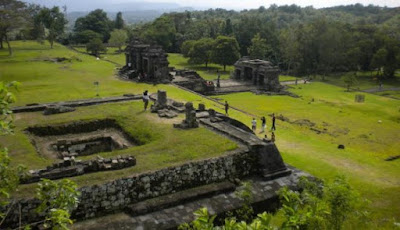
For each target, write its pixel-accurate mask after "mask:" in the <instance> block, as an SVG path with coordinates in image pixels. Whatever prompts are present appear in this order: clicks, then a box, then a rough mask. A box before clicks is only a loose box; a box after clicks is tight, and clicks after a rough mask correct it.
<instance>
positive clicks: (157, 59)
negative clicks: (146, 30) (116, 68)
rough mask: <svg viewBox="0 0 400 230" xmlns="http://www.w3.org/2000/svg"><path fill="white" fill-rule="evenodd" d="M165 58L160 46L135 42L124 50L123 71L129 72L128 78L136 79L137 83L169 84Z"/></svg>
mask: <svg viewBox="0 0 400 230" xmlns="http://www.w3.org/2000/svg"><path fill="white" fill-rule="evenodd" d="M167 56H168V55H167V54H166V53H165V52H164V50H163V49H162V48H161V46H157V45H148V44H142V43H139V42H137V41H135V42H132V43H131V44H129V45H128V46H127V47H126V49H125V57H126V65H125V66H124V67H123V70H124V72H129V78H138V80H139V81H146V82H162V83H169V82H170V80H171V79H170V75H169V70H168V64H169V63H168V60H167Z"/></svg>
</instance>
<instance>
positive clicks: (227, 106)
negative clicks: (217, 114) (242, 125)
mask: <svg viewBox="0 0 400 230" xmlns="http://www.w3.org/2000/svg"><path fill="white" fill-rule="evenodd" d="M224 106H225V115H226V116H229V113H228V110H229V104H228V101H225V105H224Z"/></svg>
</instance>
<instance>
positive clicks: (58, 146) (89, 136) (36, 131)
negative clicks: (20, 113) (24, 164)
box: [26, 119, 138, 159]
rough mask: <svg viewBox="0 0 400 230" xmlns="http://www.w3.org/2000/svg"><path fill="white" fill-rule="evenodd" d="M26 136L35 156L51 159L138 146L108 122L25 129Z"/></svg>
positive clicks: (130, 137)
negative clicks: (33, 148)
mask: <svg viewBox="0 0 400 230" xmlns="http://www.w3.org/2000/svg"><path fill="white" fill-rule="evenodd" d="M26 133H27V135H28V136H29V138H30V140H31V142H32V144H33V145H34V146H35V148H36V150H37V152H38V154H39V155H41V156H43V157H46V158H52V159H56V158H59V159H63V158H64V157H72V156H74V157H79V156H86V155H91V154H96V153H100V152H111V151H115V150H119V149H126V148H129V147H131V146H135V145H138V142H137V141H136V140H135V139H134V138H133V137H132V136H130V135H129V134H128V133H126V132H125V131H124V130H123V129H122V127H121V126H120V125H118V123H117V122H116V121H115V120H112V119H105V120H94V121H87V122H83V121H79V122H73V123H67V124H60V125H53V126H36V127H29V128H27V129H26Z"/></svg>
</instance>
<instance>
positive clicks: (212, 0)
mask: <svg viewBox="0 0 400 230" xmlns="http://www.w3.org/2000/svg"><path fill="white" fill-rule="evenodd" d="M22 1H25V2H33V3H36V4H40V5H46V6H48V5H58V6H62V5H67V6H68V8H69V9H73V10H77V9H86V8H102V7H104V8H107V7H106V6H110V5H116V4H121V3H135V2H148V3H175V4H173V5H172V6H171V7H176V6H177V4H178V5H179V7H192V8H195V9H199V8H200V9H209V8H224V9H234V10H242V9H254V8H259V7H260V6H264V7H266V8H268V7H269V6H270V5H271V4H276V5H291V4H296V5H299V6H302V7H305V6H313V7H314V8H323V7H331V6H338V5H350V4H356V3H361V4H363V5H369V4H373V5H379V6H387V7H400V0H297V1H294V0H22ZM133 5H135V4H133ZM143 5H144V4H143ZM155 5H157V4H155ZM159 5H160V7H165V5H164V4H159Z"/></svg>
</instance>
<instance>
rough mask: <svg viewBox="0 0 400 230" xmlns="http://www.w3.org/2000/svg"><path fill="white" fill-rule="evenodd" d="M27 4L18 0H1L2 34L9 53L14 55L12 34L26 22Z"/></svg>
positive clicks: (0, 27) (0, 19)
mask: <svg viewBox="0 0 400 230" xmlns="http://www.w3.org/2000/svg"><path fill="white" fill-rule="evenodd" d="M25 12H26V4H25V3H23V2H21V1H18V0H1V1H0V36H1V39H2V41H3V39H4V41H5V42H6V43H7V46H8V53H9V55H10V56H12V54H13V51H12V48H11V45H10V41H9V39H10V38H9V37H10V34H11V33H13V32H15V31H17V30H19V29H21V28H22V27H23V25H24V23H25V18H24V16H26V14H25Z"/></svg>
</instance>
